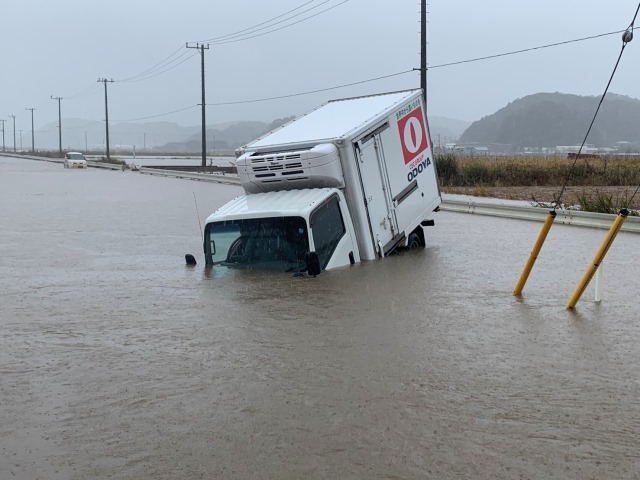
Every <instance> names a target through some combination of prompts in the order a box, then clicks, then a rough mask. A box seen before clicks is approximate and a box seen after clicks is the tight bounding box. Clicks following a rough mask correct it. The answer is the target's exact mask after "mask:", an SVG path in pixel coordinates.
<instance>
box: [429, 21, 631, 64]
mask: <svg viewBox="0 0 640 480" xmlns="http://www.w3.org/2000/svg"><path fill="white" fill-rule="evenodd" d="M625 31H626V30H616V31H615V32H608V33H601V34H599V35H591V36H589V37H582V38H576V39H573V40H565V41H564V42H556V43H549V44H547V45H540V46H537V47H531V48H523V49H521V50H513V51H511V52H504V53H498V54H495V55H487V56H484V57H476V58H470V59H468V60H460V61H458V62H449V63H442V64H440V65H430V66H429V69H430V70H431V69H434V68H442V67H451V66H453V65H462V64H464V63H471V62H479V61H481V60H490V59H492V58H499V57H506V56H509V55H516V54H518V53H526V52H531V51H534V50H542V49H544V48H551V47H558V46H561V45H567V44H569V43H577V42H583V41H585V40H593V39H594V38H600V37H606V36H609V35H617V34H619V33H623V32H625Z"/></svg>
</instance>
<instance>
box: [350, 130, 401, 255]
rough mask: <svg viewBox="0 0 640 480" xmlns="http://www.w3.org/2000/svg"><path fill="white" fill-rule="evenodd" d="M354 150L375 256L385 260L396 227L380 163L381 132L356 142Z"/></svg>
mask: <svg viewBox="0 0 640 480" xmlns="http://www.w3.org/2000/svg"><path fill="white" fill-rule="evenodd" d="M355 150H356V159H357V162H358V171H359V173H360V182H361V184H362V194H363V196H364V199H365V208H366V210H367V216H368V219H369V227H370V229H371V236H372V237H373V239H374V242H375V243H376V245H375V248H376V250H377V251H378V254H379V255H380V256H384V251H385V245H387V244H388V243H389V242H391V241H392V240H393V239H394V237H395V236H396V235H397V233H398V225H397V221H396V218H395V211H394V208H393V203H392V202H391V197H390V194H391V192H390V189H389V180H388V178H387V175H386V169H385V168H384V164H383V161H382V152H381V143H380V132H377V133H374V134H371V135H368V136H366V137H364V138H363V139H362V140H360V141H358V142H356V144H355Z"/></svg>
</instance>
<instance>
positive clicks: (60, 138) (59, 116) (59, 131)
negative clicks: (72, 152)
mask: <svg viewBox="0 0 640 480" xmlns="http://www.w3.org/2000/svg"><path fill="white" fill-rule="evenodd" d="M51 100H57V101H58V145H59V146H60V155H61V156H62V114H61V110H60V100H62V97H54V96H53V95H51Z"/></svg>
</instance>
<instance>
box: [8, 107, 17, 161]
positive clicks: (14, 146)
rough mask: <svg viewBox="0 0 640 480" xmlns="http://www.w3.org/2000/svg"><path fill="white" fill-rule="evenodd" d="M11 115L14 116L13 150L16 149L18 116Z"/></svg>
mask: <svg viewBox="0 0 640 480" xmlns="http://www.w3.org/2000/svg"><path fill="white" fill-rule="evenodd" d="M9 117H11V118H13V151H14V152H15V151H16V116H15V115H9Z"/></svg>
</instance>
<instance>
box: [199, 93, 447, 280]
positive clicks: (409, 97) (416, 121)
mask: <svg viewBox="0 0 640 480" xmlns="http://www.w3.org/2000/svg"><path fill="white" fill-rule="evenodd" d="M236 154H237V158H236V164H237V168H238V175H239V177H240V180H241V183H242V186H243V188H244V190H245V195H242V196H240V197H237V198H235V199H234V200H231V201H230V202H229V203H227V204H226V205H224V206H222V207H221V208H220V209H218V210H217V211H215V212H214V213H213V214H212V215H210V216H209V218H207V221H206V227H205V233H204V253H205V258H206V264H207V266H210V267H211V266H214V267H215V266H224V267H234V268H245V269H266V270H280V271H292V272H303V271H307V272H308V273H309V274H312V275H316V274H318V273H320V271H321V270H324V269H331V268H336V267H342V266H345V265H350V264H354V263H357V262H359V261H362V260H374V259H376V258H382V257H384V256H386V255H388V254H389V253H391V252H392V251H394V250H395V249H397V248H401V247H405V248H415V247H420V246H422V247H423V246H424V245H425V235H424V230H423V226H428V225H433V220H432V219H431V217H432V214H433V213H432V212H434V211H436V210H437V209H438V206H439V205H440V202H441V196H440V190H439V187H438V181H437V175H436V170H435V165H434V161H433V154H432V150H431V139H430V136H429V128H428V124H427V121H426V118H425V114H424V105H423V104H422V93H421V91H420V90H409V91H402V92H393V93H386V94H380V95H371V96H365V97H357V98H346V99H340V100H333V101H330V102H327V103H325V104H323V105H321V106H320V107H318V108H316V109H315V110H313V111H311V112H310V113H308V114H306V115H303V116H301V117H299V118H297V119H295V120H293V121H291V122H290V123H288V124H286V125H284V126H282V127H280V128H278V129H276V130H274V131H272V132H270V133H268V134H266V135H264V136H263V137H261V138H259V139H257V140H255V141H253V142H251V143H249V144H248V145H246V146H244V147H242V148H240V149H238V150H237V151H236Z"/></svg>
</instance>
